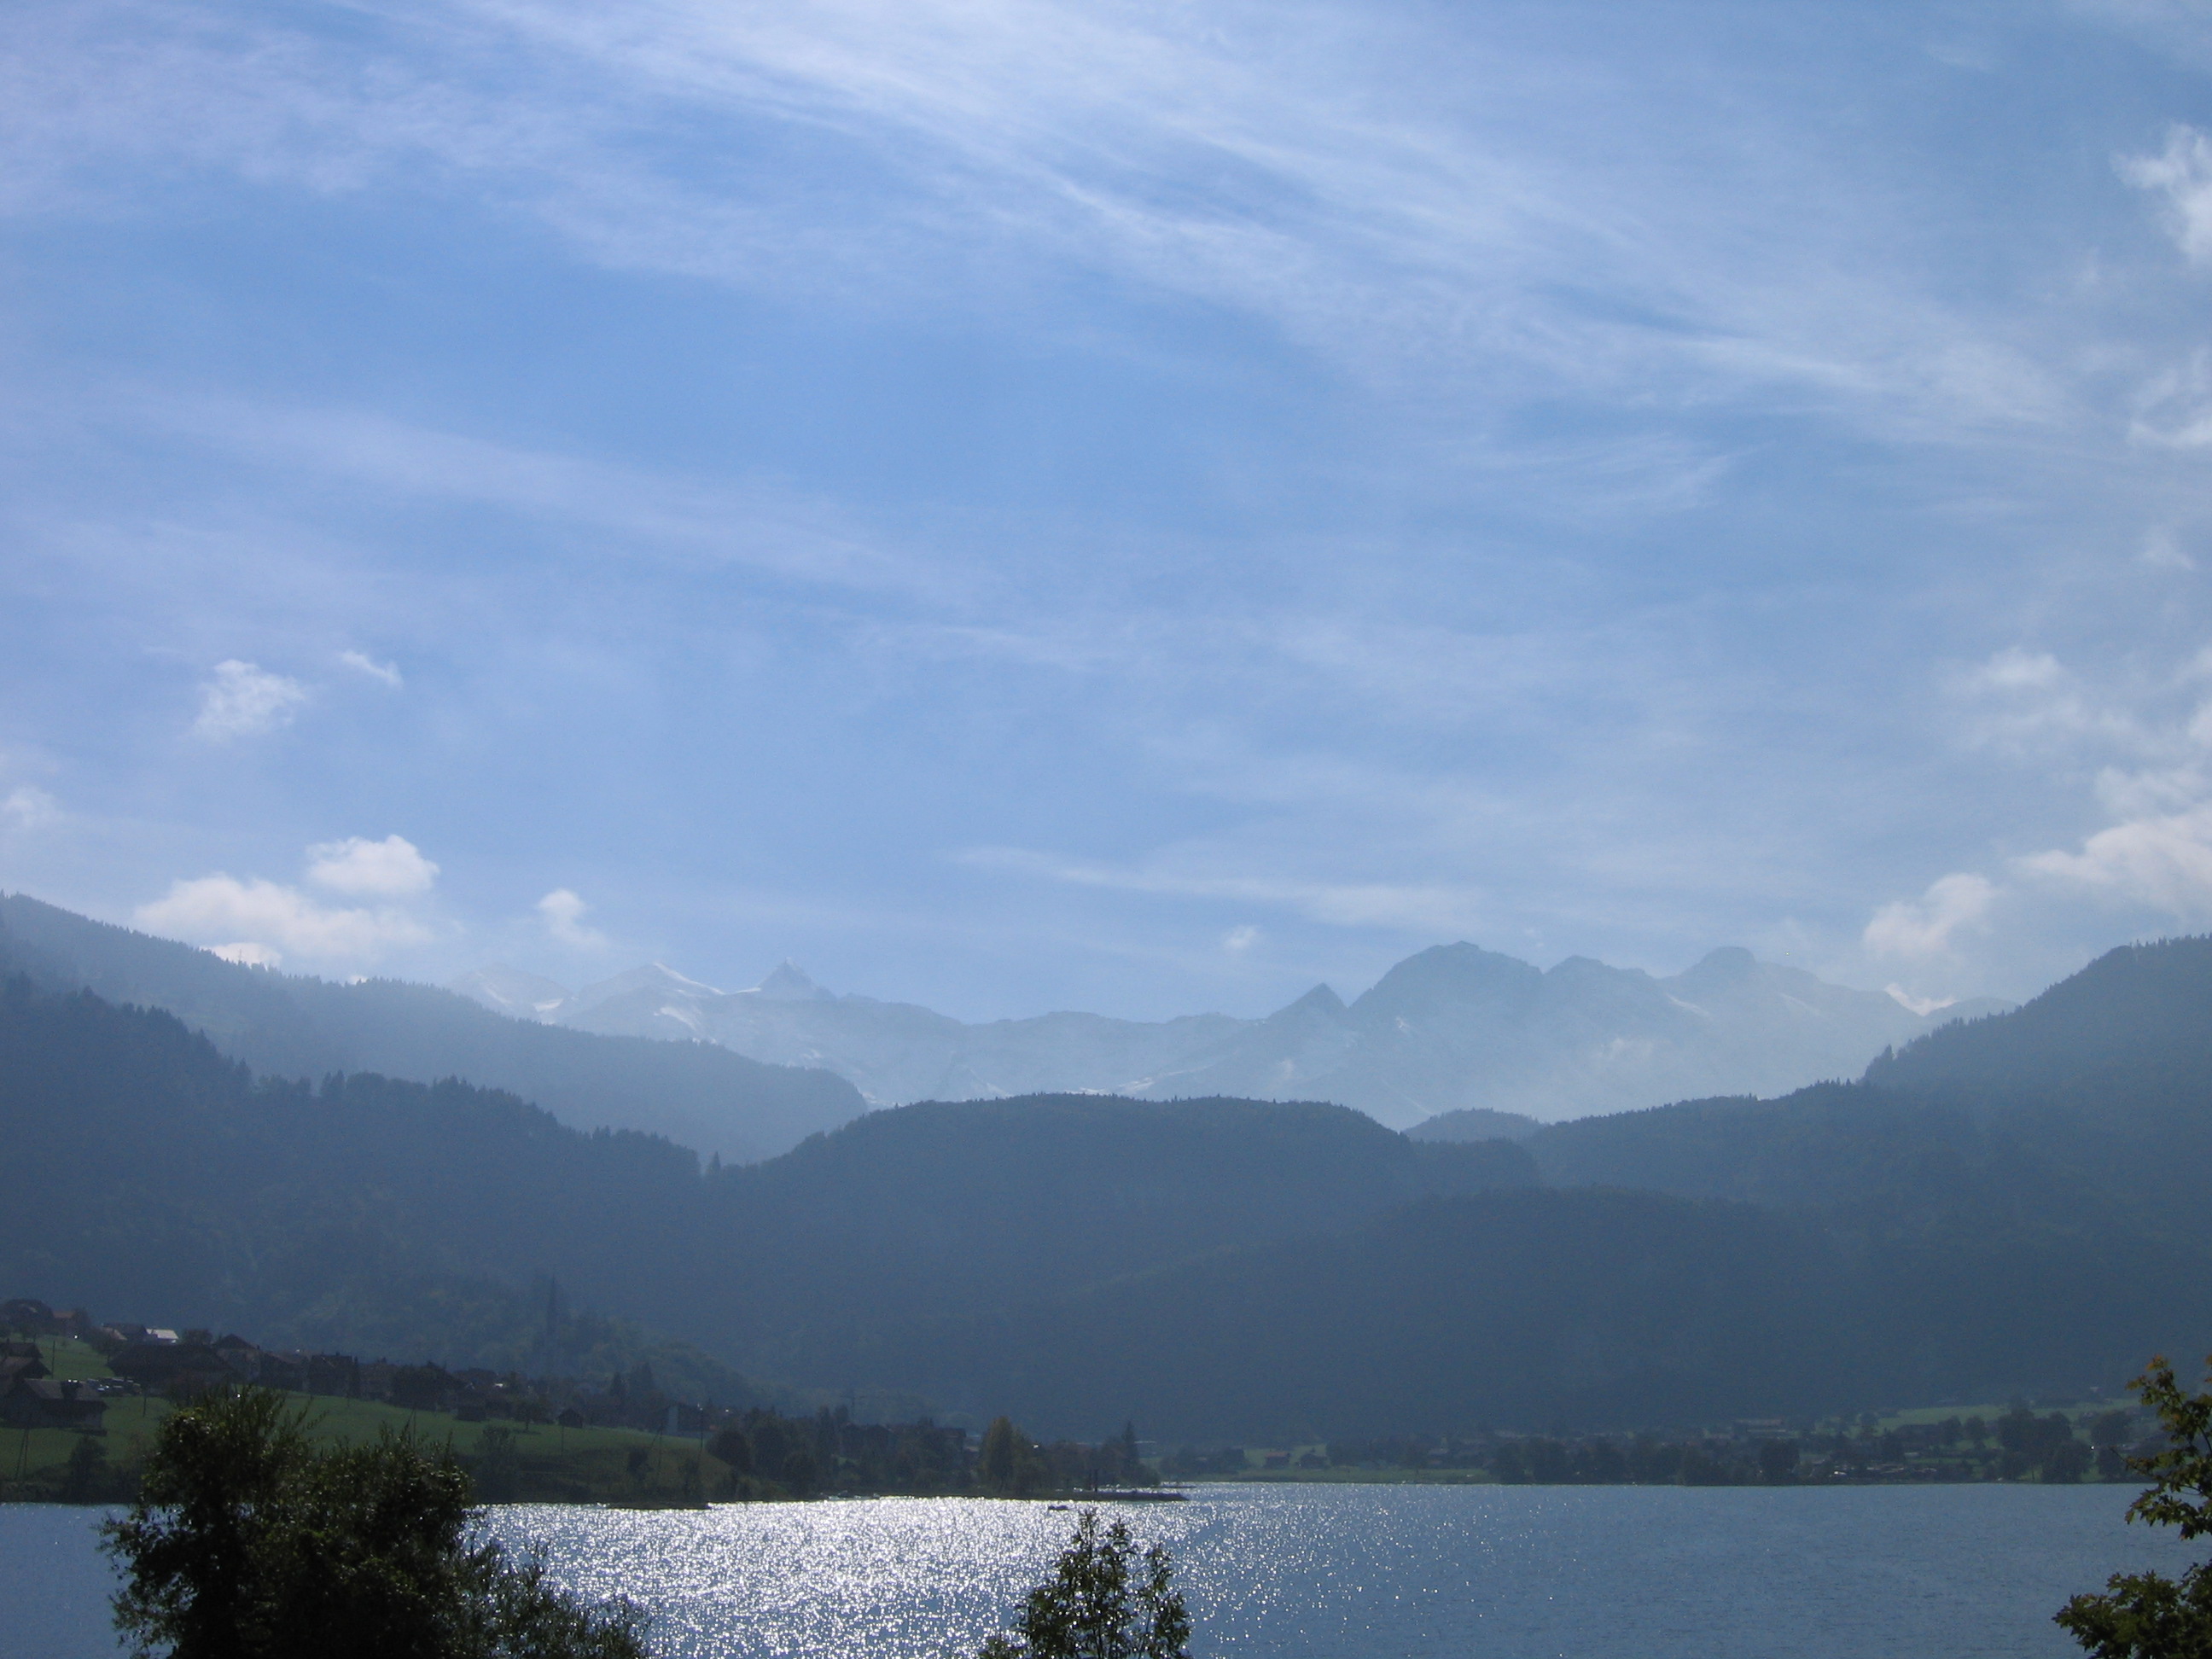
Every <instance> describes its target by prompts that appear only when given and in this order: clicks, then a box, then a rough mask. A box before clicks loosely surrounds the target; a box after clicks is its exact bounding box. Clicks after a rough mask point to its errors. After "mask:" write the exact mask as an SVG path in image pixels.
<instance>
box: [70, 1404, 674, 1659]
mask: <svg viewBox="0 0 2212 1659" xmlns="http://www.w3.org/2000/svg"><path fill="white" fill-rule="evenodd" d="M302 1420H303V1419H302V1418H301V1416H299V1415H297V1414H295V1413H291V1412H289V1411H288V1410H287V1409H286V1407H285V1405H284V1402H283V1397H282V1396H281V1395H274V1394H270V1393H266V1392H264V1391H260V1390H253V1389H247V1390H242V1391H238V1392H232V1393H224V1394H219V1395H211V1396H210V1397H208V1398H207V1399H205V1400H204V1401H201V1402H199V1403H198V1404H197V1405H194V1406H192V1407H187V1408H186V1409H185V1410H182V1411H179V1412H178V1413H175V1414H174V1415H173V1416H172V1417H170V1418H169V1419H167V1422H165V1423H164V1424H163V1425H162V1426H161V1434H160V1436H159V1437H158V1439H157V1440H156V1442H155V1449H154V1451H153V1453H152V1455H150V1456H149V1458H148V1460H147V1463H146V1470H145V1476H144V1486H143V1491H142V1492H141V1495H140V1498H139V1501H138V1502H137V1504H135V1505H133V1507H132V1508H131V1511H130V1513H129V1514H128V1515H127V1516H125V1518H124V1519H122V1520H121V1521H117V1522H109V1523H108V1524H107V1526H106V1528H104V1532H105V1534H106V1548H107V1549H108V1550H109V1552H110V1553H112V1554H113V1555H114V1556H115V1557H116V1558H117V1560H118V1565H120V1566H121V1567H122V1569H123V1570H124V1571H125V1576H126V1583H125V1588H124V1589H123V1590H122V1592H121V1593H120V1594H119V1595H118V1596H117V1598H116V1624H117V1626H118V1628H119V1629H120V1630H121V1631H122V1632H123V1633H124V1634H125V1637H126V1638H128V1639H129V1640H130V1641H131V1644H133V1649H134V1651H136V1652H137V1653H139V1654H142V1655H155V1654H160V1655H165V1656H168V1659H296V1656H299V1655H302V1654H314V1655H316V1656H318V1659H642V1656H643V1654H644V1652H645V1649H644V1646H643V1644H642V1641H641V1634H640V1632H641V1620H639V1618H638V1616H637V1615H636V1614H635V1613H633V1612H632V1611H630V1610H629V1608H627V1607H621V1606H617V1607H609V1608H600V1609H594V1608H587V1607H583V1606H581V1605H580V1604H578V1603H577V1602H575V1601H573V1600H572V1599H571V1598H569V1597H568V1595H566V1594H565V1593H563V1592H562V1591H561V1590H560V1589H557V1588H556V1587H555V1586H554V1585H552V1584H551V1583H550V1582H548V1580H547V1579H546V1577H545V1576H544V1571H543V1569H542V1567H541V1566H540V1565H539V1564H538V1563H536V1562H534V1561H526V1562H523V1563H520V1564H517V1563H514V1562H512V1561H510V1560H509V1559H507V1556H506V1554H505V1553H504V1552H503V1551H502V1550H501V1547H500V1546H499V1545H498V1544H496V1543H495V1542H491V1541H485V1540H483V1539H480V1538H479V1537H477V1536H476V1535H475V1534H474V1532H473V1530H472V1528H471V1510H470V1507H469V1503H470V1491H469V1481H468V1477H467V1475H466V1474H464V1473H463V1472H462V1470H461V1468H460V1466H459V1464H458V1463H457V1462H454V1461H453V1459H452V1457H451V1456H450V1455H437V1454H434V1453H431V1452H428V1451H427V1450H426V1449H424V1448H423V1447H422V1446H421V1445H420V1444H419V1443H416V1441H415V1440H414V1439H413V1438H412V1437H410V1436H405V1435H401V1436H386V1437H384V1438H383V1439H381V1440H380V1441H379V1442H378V1443H376V1444H374V1445H373V1446H356V1447H349V1448H345V1449H338V1450H333V1451H324V1452H318V1451H316V1450H315V1449H313V1447H312V1446H311V1445H310V1444H309V1443H308V1442H307V1437H306V1436H305V1434H304V1433H303V1432H302Z"/></svg>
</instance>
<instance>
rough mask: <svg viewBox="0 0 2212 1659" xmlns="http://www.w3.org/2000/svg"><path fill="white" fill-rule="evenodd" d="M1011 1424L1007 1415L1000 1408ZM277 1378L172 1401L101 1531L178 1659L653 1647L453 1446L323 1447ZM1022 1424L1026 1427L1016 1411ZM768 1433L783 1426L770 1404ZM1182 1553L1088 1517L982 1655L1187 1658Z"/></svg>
mask: <svg viewBox="0 0 2212 1659" xmlns="http://www.w3.org/2000/svg"><path fill="white" fill-rule="evenodd" d="M1001 1421H1002V1422H1003V1421H1004V1419H1001ZM306 1426H307V1418H306V1413H305V1411H304V1410H302V1409H298V1408H294V1407H288V1406H287V1404H286V1402H285V1400H284V1397H283V1395H279V1394H276V1393H274V1392H272V1391H270V1390H267V1389H250V1388H249V1389H224V1390H221V1391H217V1392H215V1393H211V1394H209V1395H206V1396H204V1397H203V1398H202V1399H200V1400H198V1401H195V1402H194V1403H192V1404H191V1405H189V1406H186V1407H184V1408H183V1409H181V1410H179V1411H178V1412H176V1413H173V1414H172V1415H171V1416H170V1417H169V1418H168V1419H167V1420H166V1421H164V1423H163V1424H162V1425H161V1431H160V1432H159V1434H158V1436H157V1437H156V1440H155V1448H154V1450H153V1453H152V1455H150V1457H149V1460H148V1462H147V1467H146V1474H145V1481H144V1485H143V1488H142V1491H141V1493H140V1496H139V1498H138V1500H137V1503H136V1504H133V1505H132V1507H131V1510H130V1511H129V1513H128V1514H126V1515H125V1516H124V1517H123V1518H122V1519H120V1520H118V1521H113V1522H108V1523H107V1524H106V1527H105V1528H103V1529H102V1530H103V1534H104V1540H105V1547H106V1549H107V1550H108V1551H109V1552H110V1553H112V1554H113V1555H114V1556H115V1558H116V1559H117V1561H118V1565H120V1566H121V1567H122V1569H123V1571H124V1573H125V1586H124V1589H123V1590H122V1591H121V1592H120V1594H118V1596H117V1597H116V1601H115V1620H116V1625H117V1626H118V1629H119V1630H120V1631H121V1632H122V1633H123V1634H124V1636H125V1638H126V1639H127V1640H128V1641H129V1642H130V1643H131V1646H132V1648H133V1650H134V1651H135V1652H137V1654H139V1655H141V1656H152V1655H155V1654H160V1655H162V1656H165V1659H298V1656H301V1655H305V1654H313V1655H315V1656H317V1659H647V1645H646V1631H647V1620H646V1618H645V1615H644V1614H643V1613H641V1611H640V1610H639V1609H638V1608H636V1607H634V1606H632V1605H630V1604H629V1603H628V1602H626V1601H612V1602H608V1603H604V1604H599V1605H588V1604H586V1603H585V1602H583V1601H580V1600H579V1599H577V1598H576V1597H575V1596H574V1595H571V1594H569V1593H568V1592H567V1591H565V1590H563V1589H561V1588H559V1587H558V1586H557V1585H556V1584H555V1583H552V1581H551V1579H550V1577H549V1576H548V1574H547V1571H546V1568H545V1565H544V1561H543V1559H538V1558H534V1557H523V1558H517V1557H515V1556H513V1555H512V1554H510V1553H508V1552H507V1551H506V1550H505V1549H504V1548H502V1547H501V1545H500V1544H499V1543H498V1542H497V1541H495V1540H491V1539H489V1538H487V1537H485V1536H484V1535H483V1532H482V1529H481V1528H479V1527H478V1526H477V1524H476V1521H477V1516H476V1513H475V1511H474V1510H472V1509H471V1496H472V1494H471V1483H470V1477H469V1474H468V1472H467V1471H466V1470H465V1469H464V1468H463V1467H462V1465H461V1464H460V1463H459V1462H458V1461H457V1460H456V1459H455V1458H454V1457H453V1455H452V1453H451V1452H450V1451H449V1450H445V1449H439V1448H437V1447H435V1446H434V1445H431V1444H429V1443H425V1442H422V1441H419V1440H417V1439H416V1437H414V1435H413V1433H412V1432H411V1431H402V1432H398V1433H392V1432H389V1431H387V1432H386V1434H384V1435H383V1436H382V1437H380V1439H379V1440H378V1441H377V1443H375V1444H374V1445H373V1446H356V1447H345V1448H339V1449H318V1448H316V1447H315V1446H314V1445H313V1443H311V1442H310V1441H309V1439H308V1437H307V1432H306ZM1009 1426H1011V1425H1009ZM752 1427H753V1431H754V1437H753V1439H752V1440H751V1441H750V1444H751V1445H754V1446H757V1445H761V1444H763V1443H767V1442H768V1441H769V1438H770V1434H769V1431H771V1430H772V1429H773V1430H775V1431H777V1432H781V1431H782V1427H783V1425H781V1424H779V1423H778V1422H776V1421H775V1419H769V1418H763V1419H760V1420H757V1421H756V1422H755V1423H754V1424H753V1425H752ZM1189 1637H1190V1617H1189V1614H1188V1611H1187V1609H1186V1608H1185V1607H1184V1604H1183V1600H1182V1595H1180V1594H1179V1593H1178V1592H1177V1591H1176V1589H1175V1588H1174V1586H1173V1583H1172V1569H1171V1565H1170V1561H1169V1559H1168V1555H1167V1552H1166V1551H1165V1550H1164V1549H1162V1548H1160V1547H1157V1546H1155V1547H1153V1548H1152V1549H1151V1550H1149V1551H1146V1552H1145V1553H1143V1554H1142V1555H1139V1552H1138V1550H1137V1547H1136V1544H1135V1541H1133V1539H1132V1538H1131V1536H1130V1534H1129V1531H1128V1528H1127V1527H1126V1526H1125V1525H1123V1524H1122V1523H1121V1522H1118V1521H1117V1522H1114V1523H1113V1524H1112V1525H1110V1526H1108V1527H1105V1528H1101V1527H1100V1525H1099V1523H1098V1517H1097V1514H1096V1513H1095V1512H1092V1511H1085V1513H1084V1515H1083V1516H1081V1518H1080V1520H1079V1522H1078V1523H1077V1527H1076V1531H1075V1535H1074V1538H1073V1540H1072V1541H1071V1542H1070V1543H1069V1545H1068V1547H1067V1549H1066V1552H1065V1553H1063V1554H1062V1555H1061V1557H1060V1561H1059V1563H1058V1564H1057V1565H1056V1566H1055V1567H1054V1571H1053V1572H1052V1574H1051V1576H1050V1577H1048V1578H1047V1579H1046V1580H1045V1581H1044V1582H1043V1583H1041V1584H1039V1585H1038V1586H1037V1587H1036V1589H1034V1590H1033V1591H1031V1592H1030V1595H1029V1597H1028V1599H1027V1601H1026V1602H1025V1604H1024V1607H1023V1609H1022V1612H1021V1614H1020V1616H1019V1618H1018V1620H1017V1621H1016V1623H1015V1626H1014V1628H1013V1629H1012V1631H1011V1632H1006V1633H1004V1634H1001V1635H999V1636H994V1637H993V1638H991V1639H990V1640H989V1641H988V1642H987V1644H985V1646H984V1648H983V1650H982V1654H983V1659H1188V1641H1189Z"/></svg>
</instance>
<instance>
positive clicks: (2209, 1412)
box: [2056, 1356, 2212, 1659]
mask: <svg viewBox="0 0 2212 1659" xmlns="http://www.w3.org/2000/svg"><path fill="white" fill-rule="evenodd" d="M2207 1372H2208V1381H2212V1361H2208V1362H2207ZM2134 1387H2135V1389H2136V1392H2137V1393H2138V1394H2140V1395H2142V1401H2143V1403H2144V1404H2145V1405H2146V1406H2148V1407H2151V1408H2152V1409H2153V1410H2154V1411H2155V1412H2156V1413H2158V1419H2159V1423H2160V1426H2161V1427H2163V1428H2164V1429H2165V1431H2166V1445H2165V1447H2164V1448H2163V1449H2160V1450H2159V1451H2157V1452H2155V1453H2154V1454H2152V1455H2150V1456H2148V1457H2140V1458H2137V1457H2131V1458H2130V1459H2129V1460H2128V1466H2129V1467H2130V1468H2132V1469H2134V1470H2135V1471H2136V1473H2138V1474H2147V1475H2149V1476H2150V1477H2151V1480H2152V1485H2151V1486H2150V1489H2149V1490H2148V1492H2144V1493H2143V1495H2142V1497H2140V1498H2136V1501H2135V1502H2134V1503H2133V1504H2130V1506H2129V1508H2128V1519H2129V1520H2130V1521H2147V1522H2149V1523H2150V1524H2151V1525H2153V1526H2154V1527H2174V1528H2179V1530H2180V1533H2181V1535H2182V1537H2183V1538H2185V1539H2196V1538H2201V1537H2203V1535H2204V1534H2207V1533H2208V1532H2212V1390H2207V1391H2205V1392H2203V1393H2199V1394H2194V1395H2189V1394H2184V1393H2183V1392H2182V1390H2181V1387H2180V1384H2179V1383H2177V1382H2175V1380H2174V1376H2173V1367H2172V1365H2170V1364H2167V1363H2166V1359H2165V1358H2164V1357H2163V1356H2160V1357H2158V1358H2154V1359H2153V1360H2152V1361H2151V1363H2150V1365H2149V1367H2148V1369H2147V1370H2145V1371H2144V1372H2143V1374H2142V1376H2139V1377H2137V1378H2136V1381H2135V1383H2134ZM2056 1617H2057V1622H2058V1624H2059V1625H2060V1626H2062V1627H2063V1629H2064V1630H2066V1631H2067V1632H2069V1634H2071V1635H2072V1636H2073V1638H2074V1639H2075V1641H2077V1642H2079V1643H2080V1644H2081V1645H2082V1646H2083V1647H2085V1648H2087V1650H2089V1651H2090V1652H2091V1653H2092V1654H2094V1655H2095V1656H2096V1659H2207V1656H2212V1563H2208V1562H2203V1561H2200V1562H2198V1563H2197V1565H2195V1566H2193V1567H2191V1568H2190V1569H2189V1570H2188V1571H2185V1572H2184V1573H2183V1574H2182V1575H2181V1577H2180V1578H2179V1581H2176V1580H2174V1579H2171V1578H2167V1577H2164V1576H2163V1575H2161V1574H2159V1573H2155V1572H2141V1573H2120V1574H2116V1575H2114V1576H2113V1577H2112V1579H2110V1580H2109V1581H2108V1582H2107V1583H2106V1587H2105V1594H2104V1595H2077V1596H2075V1598H2074V1599H2073V1600H2072V1601H2069V1602H2068V1603H2067V1604H2066V1605H2065V1607H2063V1608H2061V1609H2060V1610H2059V1612H2058V1613H2057V1615H2056Z"/></svg>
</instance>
